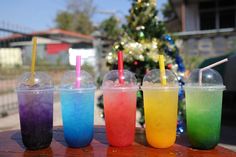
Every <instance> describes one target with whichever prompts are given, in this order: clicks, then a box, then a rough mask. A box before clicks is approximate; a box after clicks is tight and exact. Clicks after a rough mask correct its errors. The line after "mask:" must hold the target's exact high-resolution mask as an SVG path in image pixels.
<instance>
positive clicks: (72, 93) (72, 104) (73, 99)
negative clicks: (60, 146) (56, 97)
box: [60, 71, 96, 148]
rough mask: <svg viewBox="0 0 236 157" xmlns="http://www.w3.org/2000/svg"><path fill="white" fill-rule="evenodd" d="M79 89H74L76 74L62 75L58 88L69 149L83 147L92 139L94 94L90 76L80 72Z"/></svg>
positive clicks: (72, 72)
mask: <svg viewBox="0 0 236 157" xmlns="http://www.w3.org/2000/svg"><path fill="white" fill-rule="evenodd" d="M78 79H80V88H76V73H75V71H68V72H66V73H65V74H64V76H63V78H62V81H61V86H60V98H61V109H62V120H63V129H64V137H65V141H66V143H67V144H68V146H69V147H75V148H77V147H85V146H87V145H89V144H90V143H91V141H92V139H93V129H94V93H95V89H96V88H95V85H94V82H93V78H92V76H91V75H90V74H89V73H87V72H85V71H81V75H80V78H78Z"/></svg>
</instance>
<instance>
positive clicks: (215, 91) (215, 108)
mask: <svg viewBox="0 0 236 157" xmlns="http://www.w3.org/2000/svg"><path fill="white" fill-rule="evenodd" d="M224 89H225V86H224V85H223V81H222V78H221V76H220V74H219V73H218V72H216V71H215V70H213V69H208V70H205V71H203V73H202V85H200V84H199V69H197V70H194V71H193V72H192V73H191V75H190V77H189V79H188V81H187V84H186V85H185V92H186V116H187V118H186V120H187V134H188V139H189V142H190V144H191V145H192V147H193V148H197V149H212V148H214V147H215V146H216V145H217V144H218V142H219V138H220V124H221V108H222V94H223V90H224Z"/></svg>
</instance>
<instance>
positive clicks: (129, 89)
mask: <svg viewBox="0 0 236 157" xmlns="http://www.w3.org/2000/svg"><path fill="white" fill-rule="evenodd" d="M101 90H102V91H104V90H114V91H119V90H122V91H123V90H126V91H138V90H139V86H132V87H101Z"/></svg>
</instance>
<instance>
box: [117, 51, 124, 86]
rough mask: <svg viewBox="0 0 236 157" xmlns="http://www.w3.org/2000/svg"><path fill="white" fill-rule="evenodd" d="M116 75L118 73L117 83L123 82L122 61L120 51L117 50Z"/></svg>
mask: <svg viewBox="0 0 236 157" xmlns="http://www.w3.org/2000/svg"><path fill="white" fill-rule="evenodd" d="M118 75H119V83H120V84H124V63H123V52H122V51H118Z"/></svg>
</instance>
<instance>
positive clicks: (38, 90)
mask: <svg viewBox="0 0 236 157" xmlns="http://www.w3.org/2000/svg"><path fill="white" fill-rule="evenodd" d="M54 90H55V88H54V87H50V88H45V89H20V88H16V89H15V91H16V92H42V91H54Z"/></svg>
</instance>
